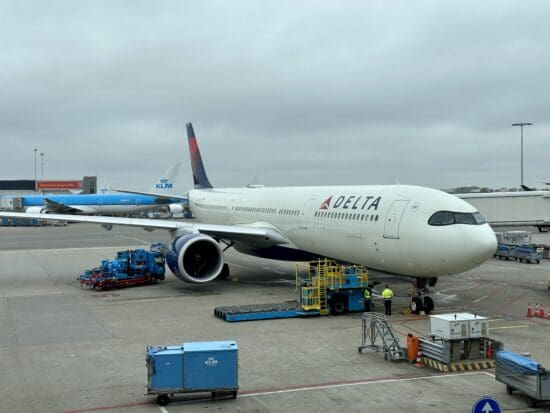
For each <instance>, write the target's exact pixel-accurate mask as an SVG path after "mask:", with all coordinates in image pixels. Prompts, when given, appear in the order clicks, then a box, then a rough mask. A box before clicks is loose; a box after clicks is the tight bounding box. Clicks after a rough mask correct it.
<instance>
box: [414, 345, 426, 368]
mask: <svg viewBox="0 0 550 413" xmlns="http://www.w3.org/2000/svg"><path fill="white" fill-rule="evenodd" d="M415 366H416V367H424V363H422V353H421V352H420V348H418V352H417V353H416V364H415Z"/></svg>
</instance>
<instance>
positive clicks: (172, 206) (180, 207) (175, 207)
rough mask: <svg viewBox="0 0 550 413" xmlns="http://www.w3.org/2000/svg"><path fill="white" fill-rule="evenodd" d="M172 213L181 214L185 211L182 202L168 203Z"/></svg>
mask: <svg viewBox="0 0 550 413" xmlns="http://www.w3.org/2000/svg"><path fill="white" fill-rule="evenodd" d="M168 210H169V211H170V214H181V213H182V212H183V205H182V204H168Z"/></svg>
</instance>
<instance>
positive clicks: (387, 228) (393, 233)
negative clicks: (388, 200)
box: [384, 199, 409, 239]
mask: <svg viewBox="0 0 550 413" xmlns="http://www.w3.org/2000/svg"><path fill="white" fill-rule="evenodd" d="M408 203H409V201H408V200H405V199H398V200H396V201H393V203H392V204H391V207H390V210H389V212H388V216H387V217H386V223H385V224H384V238H393V239H399V225H400V224H401V218H402V217H403V213H404V212H405V208H406V207H407V204H408Z"/></svg>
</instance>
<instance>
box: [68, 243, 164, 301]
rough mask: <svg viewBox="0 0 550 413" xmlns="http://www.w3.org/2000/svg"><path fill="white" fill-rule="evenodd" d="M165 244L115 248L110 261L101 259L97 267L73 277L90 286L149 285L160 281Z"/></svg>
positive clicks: (101, 287)
mask: <svg viewBox="0 0 550 413" xmlns="http://www.w3.org/2000/svg"><path fill="white" fill-rule="evenodd" d="M166 248H167V247H166V244H163V243H161V242H156V243H153V244H151V248H150V250H149V251H147V250H144V249H136V250H126V251H119V252H118V253H117V256H116V258H115V259H114V260H103V261H101V265H100V266H99V267H97V268H94V269H91V270H86V271H85V272H84V274H81V275H80V276H79V277H77V280H78V281H80V285H81V286H83V287H90V288H93V289H103V290H106V289H110V288H122V287H129V286H132V285H144V284H153V283H157V282H159V281H162V280H164V272H165V268H164V264H165V262H166V259H165V255H166Z"/></svg>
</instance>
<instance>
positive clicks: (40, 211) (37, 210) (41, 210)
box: [25, 206, 47, 214]
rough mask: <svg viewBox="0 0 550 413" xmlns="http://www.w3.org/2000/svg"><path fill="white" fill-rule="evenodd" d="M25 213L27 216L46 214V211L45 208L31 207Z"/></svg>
mask: <svg viewBox="0 0 550 413" xmlns="http://www.w3.org/2000/svg"><path fill="white" fill-rule="evenodd" d="M25 212H26V213H28V214H45V213H46V212H47V209H46V207H45V206H33V207H28V208H27V209H26V210H25Z"/></svg>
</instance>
